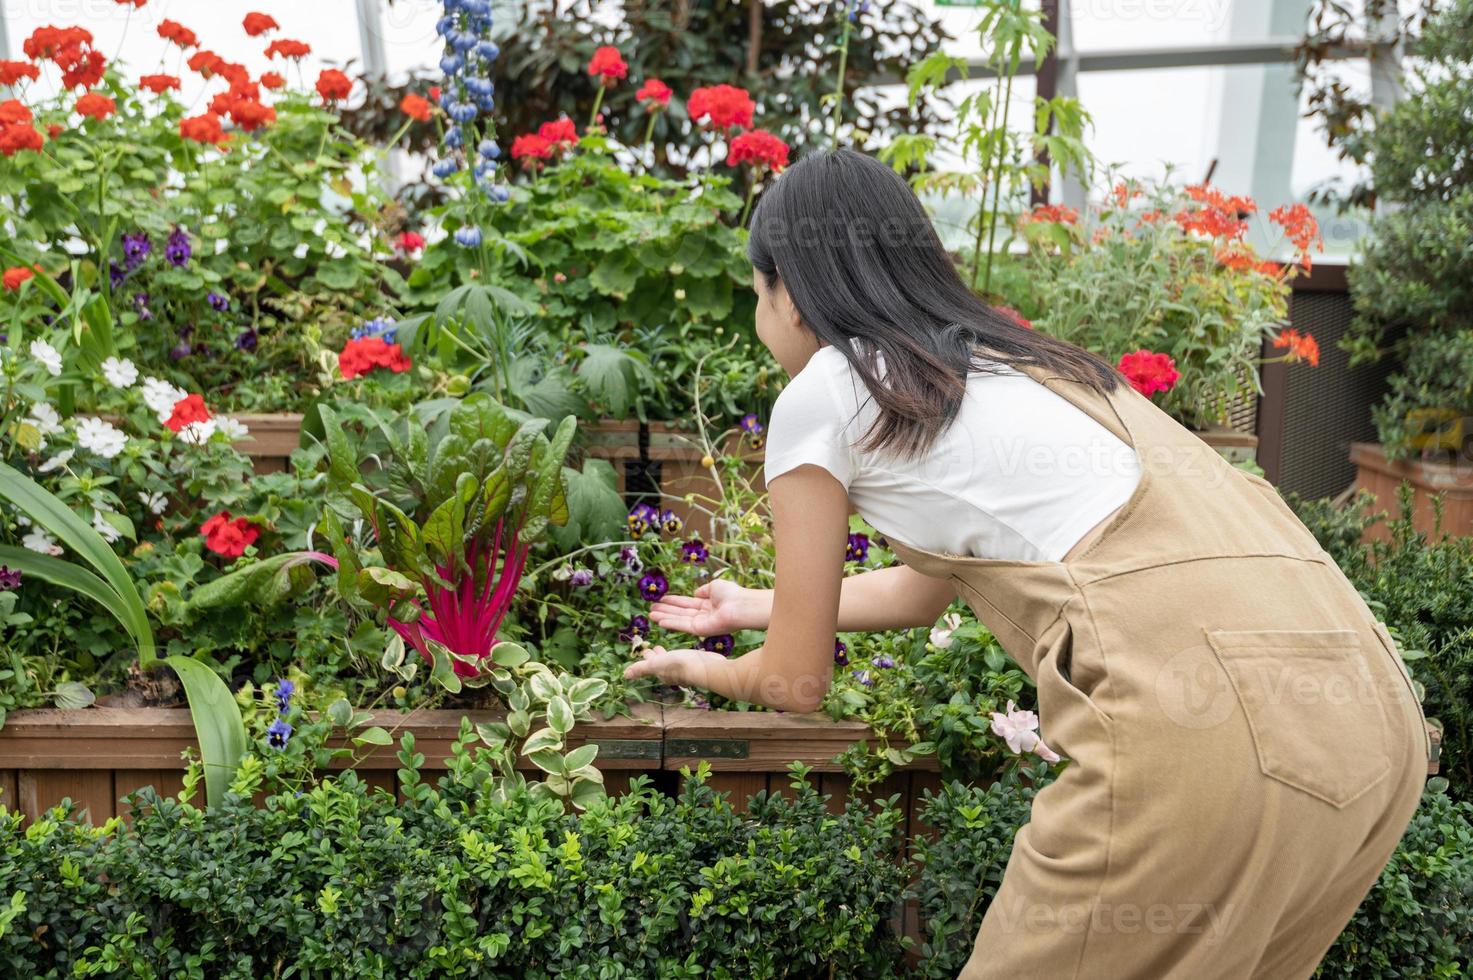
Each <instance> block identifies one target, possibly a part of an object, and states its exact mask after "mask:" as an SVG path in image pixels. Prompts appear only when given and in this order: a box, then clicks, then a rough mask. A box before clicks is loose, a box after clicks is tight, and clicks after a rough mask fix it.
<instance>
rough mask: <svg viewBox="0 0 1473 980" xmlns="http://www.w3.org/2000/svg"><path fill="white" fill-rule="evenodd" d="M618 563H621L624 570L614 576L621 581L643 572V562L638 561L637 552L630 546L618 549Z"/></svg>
mask: <svg viewBox="0 0 1473 980" xmlns="http://www.w3.org/2000/svg"><path fill="white" fill-rule="evenodd" d="M619 561H620V562H621V563H623V565H624V570H623V571H618V572H615V574H616V575H617V576H618V577H619V578H621V579H627V578H632V577H633V576H635V575H638V574H639V573H640V572H642V571H644V562H642V561H640V560H639V551H638V549H636V548H635V547H634V545H632V544H626V545H625V546H624V547H622V548H620V549H619Z"/></svg>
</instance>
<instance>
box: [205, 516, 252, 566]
mask: <svg viewBox="0 0 1473 980" xmlns="http://www.w3.org/2000/svg"><path fill="white" fill-rule="evenodd" d="M199 533H200V534H202V535H203V536H204V539H205V547H206V548H209V549H210V550H211V551H213V552H214V553H215V554H217V555H220V556H222V557H225V558H239V557H240V556H241V555H243V554H245V550H246V549H247V548H249V547H250V546H251V545H253V544H255V543H256V540H257V539H258V538H260V536H261V529H260V528H259V527H257V526H256V525H255V524H253V523H252V522H251V521H250V520H249V519H247V518H244V517H235V518H232V517H231V516H230V511H228V510H222V511H220V512H219V513H218V514H216V515H215V516H214V517H211V518H210V519H209V520H207V521H205V522H204V523H203V524H201V525H200V528H199Z"/></svg>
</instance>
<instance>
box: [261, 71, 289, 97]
mask: <svg viewBox="0 0 1473 980" xmlns="http://www.w3.org/2000/svg"><path fill="white" fill-rule="evenodd" d="M261 85H262V86H263V87H265V88H269V89H270V90H271V91H273V92H275V91H276V90H277V89H279V88H286V76H284V75H280V74H278V73H276V72H274V71H268V72H265V73H263V74H262V75H261Z"/></svg>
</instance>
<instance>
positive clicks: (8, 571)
mask: <svg viewBox="0 0 1473 980" xmlns="http://www.w3.org/2000/svg"><path fill="white" fill-rule="evenodd" d="M18 588H20V570H19V569H16V568H9V567H7V566H5V565H0V590H7V591H8V590H11V589H18Z"/></svg>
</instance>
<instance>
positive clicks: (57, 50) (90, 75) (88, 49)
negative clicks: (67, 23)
mask: <svg viewBox="0 0 1473 980" xmlns="http://www.w3.org/2000/svg"><path fill="white" fill-rule="evenodd" d="M23 48H24V50H25V53H26V57H27V58H30V59H31V60H32V61H51V62H53V63H55V65H56V67H58V68H60V69H61V84H62V85H63V86H64V87H65V88H91V87H92V86H94V85H96V84H97V83H98V82H100V81H102V74H103V70H104V69H105V68H106V67H107V59H105V58H104V57H103V56H102V53H101V52H100V51H98V50H97V49H96V48H94V47H92V32H91V31H89V30H87V29H86V28H82V27H38V28H36V30H35V31H34V32H33V33H32V34H31V36H30V37H28V38H26V42H25V44H24V45H23Z"/></svg>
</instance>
